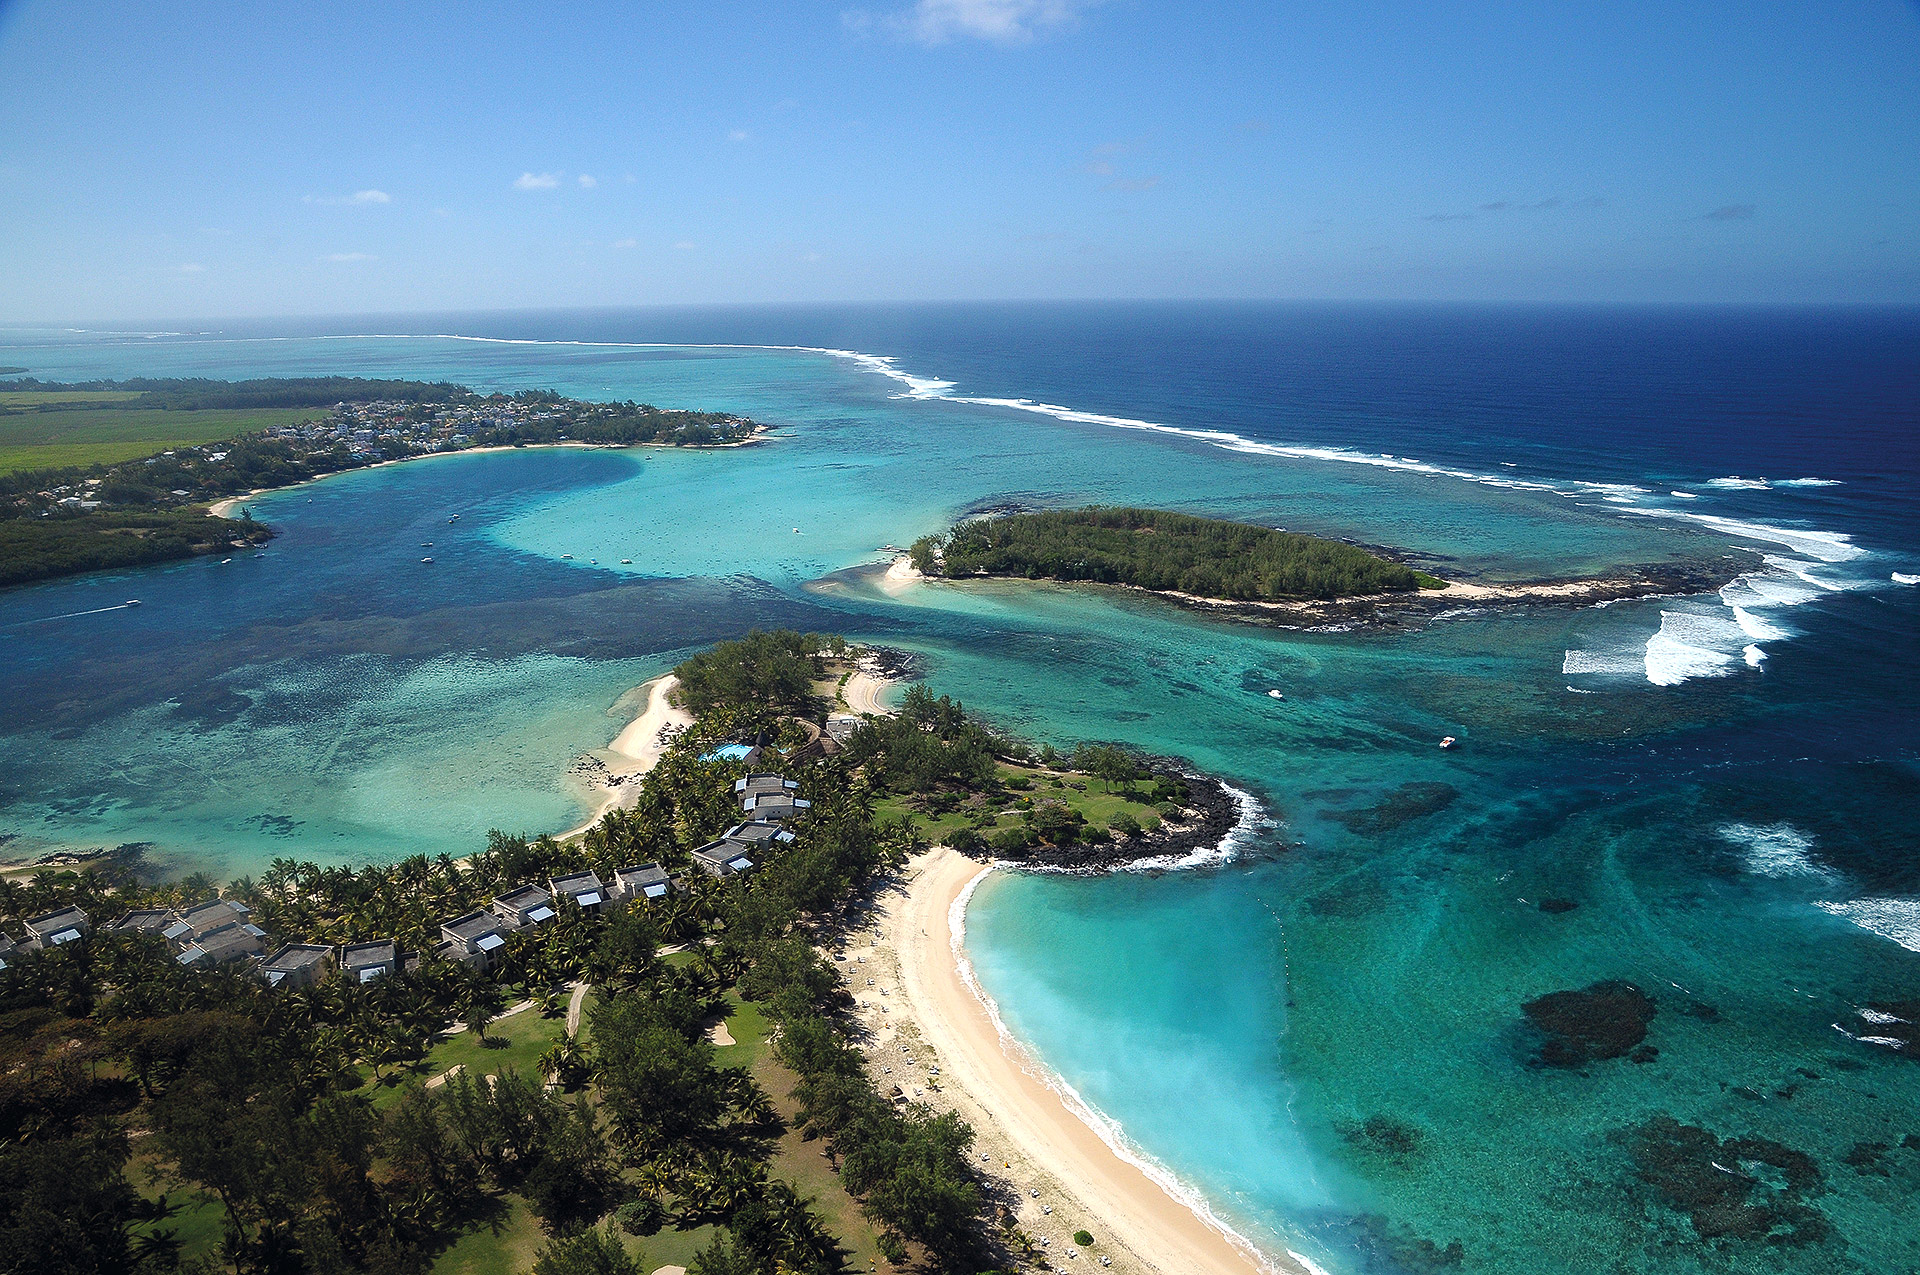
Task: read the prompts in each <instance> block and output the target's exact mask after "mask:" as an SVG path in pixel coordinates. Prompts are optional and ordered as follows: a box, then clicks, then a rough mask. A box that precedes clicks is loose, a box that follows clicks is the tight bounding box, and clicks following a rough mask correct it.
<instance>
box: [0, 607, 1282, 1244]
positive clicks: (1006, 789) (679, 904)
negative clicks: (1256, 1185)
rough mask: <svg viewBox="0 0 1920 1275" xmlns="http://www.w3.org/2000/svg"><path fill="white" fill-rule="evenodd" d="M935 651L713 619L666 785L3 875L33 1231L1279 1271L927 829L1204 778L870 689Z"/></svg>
mask: <svg viewBox="0 0 1920 1275" xmlns="http://www.w3.org/2000/svg"><path fill="white" fill-rule="evenodd" d="M900 662H901V661H900V658H899V657H897V656H893V654H892V653H888V652H878V651H870V650H869V651H861V650H859V649H857V648H853V647H851V646H849V645H848V644H847V643H846V642H845V641H844V640H843V639H841V638H837V637H821V636H819V635H813V634H799V633H793V632H774V633H752V634H749V635H748V636H747V637H745V638H743V639H740V640H737V641H732V642H726V643H722V644H721V645H719V646H718V647H715V648H713V649H711V650H709V651H707V652H703V653H701V654H699V655H696V656H694V657H692V658H690V659H688V660H686V661H684V662H683V663H681V664H680V665H679V666H678V667H676V668H675V669H674V670H673V673H672V676H671V677H670V678H667V679H662V680H660V681H658V682H656V683H654V684H652V685H651V686H650V688H649V694H648V695H647V697H646V700H645V702H646V704H647V711H645V712H643V713H641V715H640V716H639V717H638V718H637V719H636V720H635V721H634V723H633V724H632V726H631V728H630V730H629V731H628V732H624V733H623V739H622V740H621V741H617V742H616V746H617V748H619V749H621V750H625V751H627V752H628V755H629V756H630V758H631V760H632V762H633V768H632V771H631V773H630V774H628V775H626V776H623V779H624V780H625V781H626V783H629V784H630V785H631V788H632V791H633V797H632V800H630V801H625V802H622V803H620V805H619V806H618V807H617V808H613V809H609V810H607V811H605V812H604V813H603V814H602V816H601V817H600V818H599V819H598V820H596V821H595V822H594V823H593V824H592V825H591V826H589V827H587V828H586V829H584V830H582V831H580V832H578V833H577V834H575V835H570V836H568V837H566V838H564V839H558V840H556V839H554V838H551V837H538V838H532V839H529V838H526V837H522V836H509V835H505V834H502V833H498V832H496V833H493V834H492V835H491V836H490V837H489V839H488V844H487V846H486V848H485V849H484V850H483V851H481V852H479V853H476V854H475V855H473V856H472V857H470V858H466V859H460V860H455V859H452V858H448V857H441V858H439V859H435V860H429V859H427V858H426V857H424V856H418V857H415V858H411V859H407V860H403V861H401V862H398V863H392V864H372V865H367V866H363V867H359V868H353V867H346V866H329V865H320V864H315V863H310V862H301V861H297V860H294V859H290V858H289V859H279V860H276V861H275V862H273V863H272V864H271V865H270V866H269V867H268V868H267V869H266V870H265V871H264V872H262V873H261V874H260V876H259V877H258V878H257V879H254V878H242V879H241V880H237V881H234V882H232V883H230V884H228V885H227V886H225V887H224V888H220V887H217V886H216V885H215V883H213V882H212V881H210V880H208V879H207V878H206V877H204V876H197V877H192V878H188V879H186V880H182V881H170V882H154V881H152V880H150V879H146V878H145V876H144V874H143V873H142V871H141V866H140V858H139V854H138V848H137V847H126V848H124V851H125V852H123V853H120V854H112V855H94V856H86V855H82V856H72V857H69V858H68V859H67V860H65V861H63V862H62V863H59V864H54V863H47V864H44V865H40V866H37V867H36V868H35V869H33V870H32V871H31V872H30V873H27V874H24V875H21V876H20V877H19V878H18V879H17V880H9V881H7V882H6V883H5V889H4V890H0V923H4V932H0V1022H4V1024H5V1027H6V1030H5V1031H4V1032H0V1061H3V1062H4V1063H5V1068H4V1070H5V1075H6V1084H5V1086H4V1087H3V1088H4V1094H5V1096H6V1098H7V1102H6V1103H4V1104H0V1174H4V1177H5V1180H6V1181H8V1182H9V1184H10V1190H9V1192H8V1196H7V1199H6V1200H5V1202H4V1203H0V1220H5V1221H7V1222H8V1223H9V1232H8V1233H9V1234H10V1235H12V1236H14V1237H15V1238H16V1241H17V1252H16V1264H17V1265H19V1267H20V1268H21V1269H35V1270H38V1269H50V1268H52V1267H53V1266H57V1265H59V1264H60V1262H61V1261H66V1262H67V1263H68V1264H70V1265H71V1264H74V1263H75V1262H76V1261H78V1260H80V1259H84V1262H83V1263H82V1264H84V1265H87V1266H88V1267H89V1268H90V1269H113V1270H129V1271H141V1272H148V1273H149V1275H164V1273H165V1272H168V1271H173V1270H176V1269H182V1268H185V1269H198V1268H199V1266H200V1265H202V1264H210V1263H212V1262H214V1261H216V1260H224V1261H231V1262H233V1263H234V1264H235V1265H236V1266H238V1267H239V1268H240V1269H243V1270H245V1269H258V1270H266V1269H281V1268H282V1267H285V1268H288V1269H291V1268H293V1266H294V1265H295V1264H296V1263H298V1264H300V1265H306V1266H311V1265H317V1264H318V1261H319V1259H320V1258H326V1259H327V1260H329V1261H332V1262H333V1264H334V1267H335V1268H338V1269H392V1270H425V1269H427V1268H428V1267H430V1266H432V1265H434V1264H435V1263H436V1262H444V1263H445V1264H446V1265H448V1267H449V1268H457V1269H489V1270H491V1269H509V1268H520V1267H524V1265H525V1264H526V1262H527V1260H528V1259H529V1258H530V1257H532V1258H536V1259H537V1261H538V1263H539V1264H538V1265H537V1266H536V1267H535V1269H537V1270H548V1269H552V1270H576V1269H591V1270H596V1271H610V1272H629V1271H647V1270H657V1269H659V1268H661V1267H662V1266H665V1267H668V1268H674V1267H680V1268H691V1269H694V1270H697V1271H749V1270H751V1271H765V1270H773V1269H776V1268H777V1269H786V1270H791V1271H795V1272H803V1271H804V1272H809V1273H817V1275H825V1273H826V1272H830V1271H840V1270H848V1269H855V1270H864V1269H876V1268H878V1267H879V1263H880V1262H881V1261H882V1260H884V1261H885V1262H886V1263H887V1264H888V1268H890V1269H914V1270H923V1271H940V1272H953V1273H955V1275H966V1273H969V1272H976V1271H982V1270H999V1271H1011V1270H1015V1269H1022V1270H1026V1269H1047V1268H1049V1267H1050V1265H1051V1263H1050V1261H1049V1257H1052V1258H1053V1259H1054V1260H1056V1261H1057V1260H1058V1257H1059V1255H1060V1254H1061V1251H1062V1250H1063V1249H1067V1250H1077V1251H1078V1252H1079V1253H1081V1254H1083V1255H1084V1259H1085V1261H1086V1263H1087V1264H1088V1265H1089V1267H1091V1266H1093V1265H1095V1264H1099V1265H1100V1266H1101V1267H1102V1268H1103V1269H1107V1268H1110V1269H1112V1270H1115V1271H1117V1272H1120V1273H1121V1275H1154V1273H1156V1272H1170V1271H1174V1270H1200V1269H1205V1270H1212V1271H1223V1272H1224V1271H1245V1272H1248V1273H1249V1275H1251V1273H1252V1272H1254V1271H1256V1270H1258V1269H1259V1264H1258V1263H1257V1262H1256V1261H1255V1260H1254V1259H1253V1258H1252V1257H1250V1256H1248V1255H1246V1254H1244V1253H1242V1252H1241V1251H1240V1250H1239V1249H1238V1248H1236V1247H1235V1245H1234V1244H1233V1243H1232V1241H1231V1239H1230V1238H1229V1237H1228V1236H1226V1235H1225V1234H1223V1233H1222V1232H1221V1231H1219V1230H1217V1229H1216V1228H1214V1227H1213V1226H1210V1225H1209V1224H1208V1223H1207V1222H1206V1221H1205V1220H1203V1219H1202V1218H1201V1217H1200V1216H1198V1215H1197V1214H1196V1213H1195V1212H1193V1211H1192V1210H1191V1209H1189V1208H1188V1207H1187V1205H1186V1204H1185V1203H1184V1202H1182V1201H1180V1200H1177V1199H1175V1198H1174V1197H1173V1196H1172V1195H1170V1194H1169V1193H1168V1192H1167V1191H1165V1190H1164V1189H1162V1187H1161V1186H1160V1185H1159V1183H1158V1182H1156V1181H1155V1180H1154V1179H1153V1178H1152V1176H1151V1175H1150V1174H1149V1173H1147V1172H1146V1171H1144V1170H1142V1169H1141V1168H1140V1166H1139V1165H1138V1164H1136V1163H1134V1162H1132V1161H1130V1160H1127V1159H1126V1158H1124V1157H1122V1156H1121V1155H1119V1154H1118V1153H1116V1152H1115V1151H1113V1150H1112V1149H1110V1148H1109V1147H1108V1146H1107V1144H1106V1143H1104V1142H1102V1141H1101V1140H1100V1138H1099V1137H1097V1136H1096V1135H1095V1133H1094V1131H1093V1130H1092V1129H1091V1127H1089V1126H1088V1125H1086V1124H1085V1123H1084V1122H1083V1120H1082V1116H1081V1115H1080V1114H1079V1113H1077V1112H1076V1111H1074V1110H1073V1109H1071V1108H1070V1107H1069V1106H1068V1105H1066V1104H1065V1103H1064V1102H1063V1101H1061V1099H1060V1097H1059V1095H1058V1094H1055V1093H1053V1092H1052V1091H1051V1090H1049V1089H1047V1088H1045V1087H1044V1086H1042V1085H1040V1084H1039V1083H1037V1082H1036V1081H1034V1080H1033V1078H1032V1076H1031V1075H1029V1074H1028V1073H1027V1072H1026V1071H1025V1070H1023V1068H1024V1067H1025V1066H1027V1065H1029V1064H1028V1063H1026V1062H1025V1060H1024V1055H1021V1054H1019V1053H1018V1052H1017V1047H1016V1046H1011V1045H1009V1044H1007V1043H1005V1042H1003V1041H1002V1040H1001V1039H1000V1037H999V1036H998V1034H997V1033H996V1031H995V1029H994V1026H993V1023H992V1020H991V1015H990V1013H989V1012H988V1010H987V1007H986V1005H985V1003H984V1002H983V1001H981V1000H978V999H975V997H974V994H973V993H971V992H969V991H968V990H967V987H966V983H965V976H964V973H963V971H962V968H961V966H960V965H959V964H958V962H959V961H960V960H961V959H962V958H961V955H960V952H959V951H958V949H957V948H956V946H955V944H954V943H953V941H952V939H953V936H952V934H951V933H950V932H949V930H948V929H947V918H948V916H949V914H950V912H951V909H952V906H953V904H954V901H955V900H956V899H957V898H958V897H959V894H960V891H961V890H962V889H964V888H965V887H966V886H967V885H968V884H970V883H971V882H972V881H973V880H974V879H975V878H976V877H977V876H978V875H979V874H980V873H982V872H984V871H986V870H987V869H986V868H985V867H984V866H980V865H973V864H969V863H968V862H967V860H965V859H963V858H961V857H959V855H957V854H955V853H954V851H952V850H939V851H933V852H929V844H930V843H931V842H932V841H934V840H937V839H944V840H945V841H946V842H947V843H948V844H949V845H959V844H962V843H965V842H966V841H967V840H968V838H967V837H966V836H964V835H961V834H962V832H963V831H965V832H968V833H971V834H972V837H973V839H974V841H975V843H976V844H977V842H978V839H979V837H980V835H981V834H982V833H983V832H986V831H990V830H991V829H993V828H994V826H995V825H997V824H1001V823H1005V822H1006V821H1007V820H1008V819H1011V820H1012V822H1011V823H1007V824H1006V827H1004V828H1002V829H1001V830H1000V834H996V835H994V837H993V840H994V844H995V846H996V847H999V846H1001V845H1003V844H1004V846H1005V847H1006V848H1007V849H1009V850H1020V849H1022V848H1030V847H1032V846H1034V845H1054V846H1066V845H1069V844H1072V843H1074V842H1075V841H1079V840H1086V839H1088V837H1089V836H1095V837H1097V839H1098V840H1101V841H1118V842H1123V843H1129V844H1133V845H1137V846H1139V847H1141V848H1142V849H1145V848H1148V847H1149V845H1150V843H1151V841H1152V838H1151V837H1150V836H1148V835H1147V833H1146V830H1144V829H1142V828H1141V827H1140V826H1138V824H1137V823H1136V821H1135V820H1134V819H1133V818H1132V817H1130V816H1128V815H1126V813H1125V811H1124V807H1125V806H1126V805H1127V804H1128V803H1129V802H1133V803H1135V804H1136V805H1137V807H1138V808H1140V809H1141V810H1142V812H1143V813H1145V812H1146V811H1149V810H1153V811H1155V812H1156V813H1157V814H1158V815H1159V817H1161V818H1163V819H1165V820H1169V821H1173V820H1177V819H1178V818H1180V817H1181V816H1182V815H1183V814H1185V813H1187V812H1183V811H1181V810H1180V809H1179V803H1180V802H1181V801H1182V800H1183V799H1184V793H1183V792H1182V790H1181V789H1180V788H1179V787H1178V786H1177V785H1176V784H1175V783H1174V782H1173V781H1171V780H1169V779H1167V777H1165V776H1158V775H1156V774H1154V773H1153V772H1152V771H1151V769H1150V768H1147V767H1142V766H1140V765H1139V764H1138V763H1137V762H1136V761H1135V760H1133V759H1131V758H1130V757H1128V756H1126V755H1124V754H1122V753H1121V752H1120V750H1118V749H1115V748H1113V747H1112V746H1091V747H1082V748H1078V749H1075V750H1074V751H1073V754H1072V758H1071V760H1069V758H1068V757H1066V756H1063V755H1061V754H1059V753H1056V752H1054V751H1053V750H1052V749H1044V750H1042V751H1041V752H1039V753H1037V754H1036V753H1034V752H1033V751H1032V750H1031V749H1030V747H1029V746H1028V745H1025V744H1023V743H1021V742H1020V741H1017V740H1013V739H1009V738H1007V737H1005V736H1001V735H999V734H997V733H995V732H993V731H992V730H990V729H989V728H988V727H987V726H986V725H985V724H983V723H981V722H979V721H978V720H977V719H976V718H975V717H973V716H972V715H971V714H969V713H967V711H966V710H965V709H964V708H963V707H962V706H961V705H960V704H958V703H955V702H954V701H952V700H950V699H948V698H946V697H937V698H936V697H935V696H934V695H933V694H932V693H931V692H929V691H928V690H927V689H926V688H925V687H924V686H914V687H912V688H909V689H908V690H907V692H906V693H905V694H904V696H903V697H902V699H901V703H900V706H899V710H898V713H897V714H893V713H888V712H884V711H883V712H880V713H872V712H868V713H861V712H856V711H854V705H855V704H856V703H866V704H870V705H873V706H875V707H878V706H879V705H878V702H877V698H876V696H875V695H874V694H873V692H874V691H876V690H878V689H879V686H878V683H880V682H882V681H884V680H888V678H887V675H888V674H889V673H890V672H892V671H895V670H898V669H899V667H900ZM861 682H864V683H865V685H864V686H862V687H860V688H858V689H856V683H861ZM626 736H636V737H637V738H626ZM1082 767H1084V768H1085V769H1082ZM1039 776H1044V777H1045V779H1044V780H1040V781H1039V782H1036V777H1039ZM1053 781H1058V782H1057V783H1055V782H1053ZM1043 784H1044V785H1045V786H1046V788H1047V790H1048V791H1051V792H1053V793H1056V794H1057V795H1056V796H1051V797H1043V796H1041V795H1040V794H1039V793H1038V792H1036V791H1035V790H1036V789H1038V788H1040V787H1042V785H1043ZM1148 784H1151V786H1152V787H1151V790H1150V791H1148V792H1145V793H1137V792H1135V791H1134V789H1135V788H1137V787H1140V786H1144V785H1148ZM1096 785H1098V786H1100V787H1101V788H1102V789H1103V791H1101V792H1099V793H1095V791H1094V789H1095V787H1096ZM624 786H626V784H623V787H624ZM972 797H990V798H991V801H989V802H987V803H986V804H985V805H983V806H980V807H979V808H977V809H975V808H970V806H971V803H970V800H969V799H970V798H972ZM1051 807H1058V811H1057V812H1056V814H1055V815H1054V816H1052V817H1049V816H1047V815H1046V814H1045V811H1046V810H1047V809H1048V808H1051ZM956 814H957V815H958V816H959V819H960V823H959V824H958V826H943V825H942V822H941V821H942V820H943V819H944V818H945V817H947V816H949V815H956ZM1076 816H1081V817H1080V818H1076ZM1087 816H1090V817H1092V818H1099V819H1103V820H1105V826H1104V827H1101V828H1099V829H1097V831H1096V829H1094V828H1092V827H1089V823H1090V822H1091V820H1090V818H1087ZM1016 830H1017V831H1019V832H1020V836H1019V837H1018V838H1017V840H1016V838H1014V837H1012V836H1011V835H1005V834H1010V833H1012V832H1014V831H1016ZM894 992H897V993H899V994H898V995H889V993H894ZM543 1081H544V1083H543ZM236 1146H241V1147H245V1148H246V1149H247V1152H248V1154H247V1156H245V1157H241V1158H236V1157H235V1156H234V1155H233V1153H232V1148H234V1147H236ZM83 1213H84V1216H85V1218H86V1225H85V1226H84V1228H81V1227H67V1228H61V1227H56V1226H53V1225H50V1224H49V1225H40V1224H38V1223H39V1222H40V1220H42V1219H53V1218H69V1217H77V1216H80V1215H82V1214H83ZM316 1219H318V1220H316ZM23 1220H24V1221H32V1222H34V1223H36V1224H35V1225H26V1224H24V1221H23ZM1055 1245H1057V1246H1056V1247H1050V1246H1055ZM156 1255H157V1256H156ZM1066 1256H1067V1257H1069V1258H1071V1257H1073V1256H1075V1251H1069V1252H1068V1253H1067V1254H1066Z"/></svg>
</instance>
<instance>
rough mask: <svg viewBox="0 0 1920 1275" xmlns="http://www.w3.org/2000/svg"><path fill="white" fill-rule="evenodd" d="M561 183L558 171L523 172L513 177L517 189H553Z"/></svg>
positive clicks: (514, 186)
mask: <svg viewBox="0 0 1920 1275" xmlns="http://www.w3.org/2000/svg"><path fill="white" fill-rule="evenodd" d="M559 184H560V176H559V174H557V173H521V174H520V175H519V176H518V177H516V178H514V179H513V188H514V189H515V190H552V189H553V188H554V187H555V186H558V185H559Z"/></svg>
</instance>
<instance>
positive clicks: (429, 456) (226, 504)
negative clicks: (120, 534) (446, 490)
mask: <svg viewBox="0 0 1920 1275" xmlns="http://www.w3.org/2000/svg"><path fill="white" fill-rule="evenodd" d="M772 429H773V426H771V425H765V424H761V423H760V422H758V421H756V422H754V426H753V432H752V433H750V434H748V435H747V436H746V437H745V438H742V439H740V440H738V441H737V442H732V443H582V442H577V441H574V440H571V439H570V440H568V441H567V442H564V443H521V444H518V445H515V444H512V443H496V444H493V445H491V446H487V447H461V448H457V449H455V450H453V451H443V452H421V453H420V454H419V455H417V456H395V457H394V458H393V459H391V460H376V461H375V462H373V464H371V465H356V466H354V467H353V468H351V469H336V470H335V471H333V472H332V473H330V474H315V475H314V476H313V477H312V478H303V479H301V480H300V481H299V482H297V483H288V484H287V485H286V486H284V487H255V488H254V489H253V490H252V491H249V492H245V493H243V494H241V495H238V496H226V497H223V498H222V499H220V500H216V501H214V502H213V503H212V504H210V505H208V506H207V514H208V515H209V516H210V517H214V518H231V517H232V516H233V511H234V510H235V509H237V508H239V507H240V506H241V505H243V504H245V503H247V502H248V501H250V500H257V499H259V498H260V497H262V496H267V495H271V494H272V493H274V492H276V491H293V490H295V489H296V488H299V487H308V486H311V485H312V484H314V483H320V482H325V481H326V480H327V479H329V478H338V477H339V476H340V475H342V474H358V473H364V472H365V471H366V470H369V469H384V468H386V467H387V466H389V465H408V464H412V463H413V462H414V461H420V460H433V459H435V458H437V457H441V456H480V455H483V454H485V453H488V452H531V451H550V450H553V449H555V448H561V447H576V448H581V449H583V450H586V451H596V452H629V451H637V450H640V449H641V448H657V449H659V450H660V451H670V452H718V451H727V450H730V449H732V448H735V447H751V446H753V445H754V444H756V443H759V442H763V441H765V435H766V434H768V433H769V432H771V431H772Z"/></svg>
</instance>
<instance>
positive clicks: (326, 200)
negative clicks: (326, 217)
mask: <svg viewBox="0 0 1920 1275" xmlns="http://www.w3.org/2000/svg"><path fill="white" fill-rule="evenodd" d="M301 199H302V202H303V203H309V204H320V205H323V206H325V207H328V208H339V207H341V206H343V205H347V204H390V203H392V202H393V196H392V195H389V194H388V193H387V192H386V191H384V190H356V191H354V192H353V193H352V194H351V195H304V196H302V197H301Z"/></svg>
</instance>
